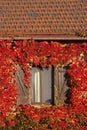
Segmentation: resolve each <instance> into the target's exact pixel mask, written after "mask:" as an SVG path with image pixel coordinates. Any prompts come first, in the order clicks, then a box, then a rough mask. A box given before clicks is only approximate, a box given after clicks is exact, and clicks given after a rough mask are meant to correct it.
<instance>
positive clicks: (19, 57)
mask: <svg viewBox="0 0 87 130" xmlns="http://www.w3.org/2000/svg"><path fill="white" fill-rule="evenodd" d="M86 59H87V43H80V44H79V43H71V44H61V43H59V42H47V41H43V42H36V41H33V40H19V41H15V40H14V41H13V40H3V41H0V129H19V128H20V129H21V130H22V129H23V130H24V129H25V130H27V129H35V130H36V128H37V129H55V130H56V129H57V130H58V129H59V130H61V129H64V130H66V129H67V130H68V129H69V130H73V129H76V130H80V129H81V130H82V129H83V130H85V129H87V60H86ZM17 65H19V66H20V67H21V69H23V71H24V72H25V78H24V82H25V87H32V86H30V78H31V73H30V69H31V68H32V66H33V65H34V66H40V67H42V68H43V67H47V68H48V67H52V66H54V67H61V66H68V75H69V77H68V78H69V80H68V82H69V84H70V104H69V105H66V106H53V107H47V108H45V107H44V108H35V107H32V106H29V105H26V106H22V105H20V106H17V97H18V90H17V83H16V78H15V72H16V69H17Z"/></svg>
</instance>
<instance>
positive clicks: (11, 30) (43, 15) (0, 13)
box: [0, 0, 87, 38]
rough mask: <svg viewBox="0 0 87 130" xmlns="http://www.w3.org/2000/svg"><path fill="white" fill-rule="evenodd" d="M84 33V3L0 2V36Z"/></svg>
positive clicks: (72, 0)
mask: <svg viewBox="0 0 87 130" xmlns="http://www.w3.org/2000/svg"><path fill="white" fill-rule="evenodd" d="M76 32H87V0H0V37H21V38H22V37H25V38H26V37H38V36H39V37H40V36H41V37H45V36H49V37H50V36H51V37H63V36H65V37H67V36H70V37H72V38H75V37H74V36H75V33H76Z"/></svg>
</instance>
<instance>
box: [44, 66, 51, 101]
mask: <svg viewBox="0 0 87 130" xmlns="http://www.w3.org/2000/svg"><path fill="white" fill-rule="evenodd" d="M51 76H52V74H51V69H45V68H44V69H43V71H42V102H43V103H52V83H51V82H52V79H51Z"/></svg>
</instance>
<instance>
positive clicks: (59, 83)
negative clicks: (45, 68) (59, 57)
mask: <svg viewBox="0 0 87 130" xmlns="http://www.w3.org/2000/svg"><path fill="white" fill-rule="evenodd" d="M65 74H66V69H65V68H63V67H60V68H55V69H54V100H55V104H56V105H64V104H65V101H66V93H67V90H68V86H67V79H66V78H65Z"/></svg>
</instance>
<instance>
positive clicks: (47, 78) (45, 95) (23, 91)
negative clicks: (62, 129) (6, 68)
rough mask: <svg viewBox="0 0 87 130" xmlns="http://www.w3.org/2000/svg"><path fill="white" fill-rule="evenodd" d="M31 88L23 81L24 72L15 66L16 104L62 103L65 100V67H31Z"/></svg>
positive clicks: (66, 88)
mask: <svg viewBox="0 0 87 130" xmlns="http://www.w3.org/2000/svg"><path fill="white" fill-rule="evenodd" d="M31 73H32V76H31V86H32V87H31V89H30V88H26V87H25V85H24V83H23V78H24V72H23V70H22V69H21V68H20V67H19V65H18V66H17V71H16V74H15V75H16V79H17V83H18V92H19V96H18V103H17V104H18V105H20V104H23V105H25V104H51V105H53V104H58V102H59V104H60V105H64V104H65V102H66V100H67V96H66V95H67V91H68V89H69V88H68V86H67V79H66V69H65V68H62V67H60V68H56V67H55V68H54V67H53V68H48V69H47V68H43V69H41V68H39V67H33V68H32V69H31Z"/></svg>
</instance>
